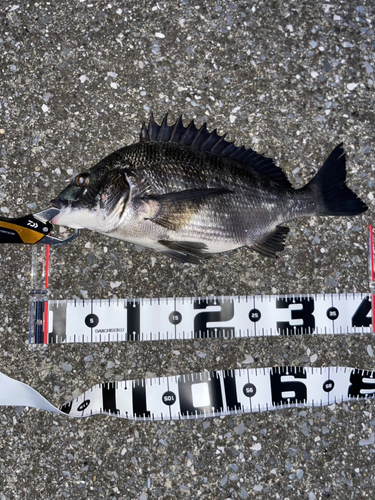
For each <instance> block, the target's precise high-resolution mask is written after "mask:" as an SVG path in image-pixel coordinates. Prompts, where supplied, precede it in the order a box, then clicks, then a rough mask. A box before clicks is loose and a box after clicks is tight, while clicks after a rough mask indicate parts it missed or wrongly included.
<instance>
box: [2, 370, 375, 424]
mask: <svg viewBox="0 0 375 500" xmlns="http://www.w3.org/2000/svg"><path fill="white" fill-rule="evenodd" d="M0 384H1V387H2V393H1V395H0V402H1V404H2V405H5V404H6V405H17V406H18V405H19V406H32V407H34V408H39V409H41V410H46V411H50V412H54V413H59V414H62V415H69V416H71V417H89V416H92V415H98V414H105V415H111V416H116V417H121V418H127V419H131V420H182V419H192V418H194V419H196V418H206V417H219V416H225V415H233V414H240V413H253V412H256V413H259V412H263V411H270V410H280V409H282V408H291V407H301V406H302V407H307V406H311V407H316V406H318V407H320V406H323V405H330V404H335V403H341V402H343V401H352V400H359V399H365V398H372V397H374V395H375V372H371V371H364V370H357V369H354V368H345V367H328V368H327V367H326V368H304V367H276V368H275V367H273V368H258V369H243V370H239V369H237V370H222V371H211V372H202V373H195V374H189V375H175V376H169V377H159V378H147V379H137V380H128V381H123V382H115V383H105V384H98V385H95V386H94V387H92V388H91V389H90V390H88V391H86V392H84V393H83V394H82V395H81V396H79V397H78V398H77V399H75V400H74V401H71V402H70V403H68V404H65V405H64V406H62V407H61V408H60V409H58V408H56V407H55V406H53V405H52V404H51V403H49V402H48V401H47V400H46V399H45V398H43V397H42V396H41V395H40V394H39V393H38V392H36V391H35V390H34V389H32V388H31V387H29V386H27V385H26V384H23V383H21V382H17V381H15V380H13V379H11V378H9V377H7V376H6V375H4V374H0Z"/></svg>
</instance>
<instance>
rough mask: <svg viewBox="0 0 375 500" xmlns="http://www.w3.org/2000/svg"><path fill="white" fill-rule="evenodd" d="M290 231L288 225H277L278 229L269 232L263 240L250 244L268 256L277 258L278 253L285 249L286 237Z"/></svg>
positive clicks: (253, 248)
mask: <svg viewBox="0 0 375 500" xmlns="http://www.w3.org/2000/svg"><path fill="white" fill-rule="evenodd" d="M288 233H289V228H288V227H284V226H276V229H275V230H274V231H273V232H272V233H270V234H268V235H267V236H266V238H265V239H264V240H263V241H261V242H259V243H255V244H254V245H249V248H251V249H252V250H255V251H256V252H259V253H260V254H262V255H265V256H266V257H273V258H276V253H277V252H282V251H283V250H284V247H285V239H286V236H287V234H288Z"/></svg>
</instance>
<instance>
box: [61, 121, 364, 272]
mask: <svg viewBox="0 0 375 500" xmlns="http://www.w3.org/2000/svg"><path fill="white" fill-rule="evenodd" d="M345 179H346V168H345V154H344V151H343V148H342V145H339V146H337V147H336V148H335V149H334V151H333V152H332V153H331V155H330V156H329V158H328V159H327V160H326V162H325V163H324V165H323V167H322V168H321V169H320V171H319V172H318V173H317V175H316V176H315V177H314V178H313V179H312V180H311V181H310V182H309V183H308V184H307V185H306V186H304V187H303V188H301V189H294V188H293V187H292V186H291V185H290V183H289V181H288V179H287V178H286V176H285V175H284V173H283V172H282V170H281V169H280V168H279V167H277V166H276V165H275V164H274V163H273V160H272V159H270V158H265V157H264V156H262V155H259V154H257V153H256V152H255V151H253V150H252V149H245V148H244V147H241V148H238V147H236V146H234V144H233V143H229V142H227V141H225V139H224V137H220V136H219V135H218V134H217V133H216V131H213V132H211V133H210V132H208V131H207V129H206V125H205V124H204V125H203V126H202V127H201V128H200V129H199V130H198V129H197V128H196V127H195V125H194V123H193V122H191V123H190V125H189V126H188V127H186V128H185V127H184V126H183V125H182V120H181V117H180V118H179V119H178V120H177V122H176V123H175V124H174V125H171V126H169V125H167V119H166V117H165V118H164V120H163V122H162V124H161V125H160V126H159V125H157V124H156V123H155V121H154V120H153V117H151V119H150V123H149V126H148V128H147V127H146V126H145V125H143V127H142V131H141V136H140V142H139V143H137V144H133V145H130V146H126V147H124V148H122V149H120V150H118V151H116V152H115V153H112V154H111V155H109V156H108V157H106V158H104V159H103V160H102V161H100V162H99V163H97V164H96V165H94V166H93V167H91V168H90V169H89V170H88V171H87V172H85V173H83V174H79V175H78V176H77V177H76V178H75V179H74V180H73V181H72V182H71V184H70V185H69V186H68V187H67V188H66V189H64V190H63V191H62V192H61V193H60V194H59V195H58V197H57V198H56V199H55V200H52V202H51V203H52V205H53V206H56V207H57V208H59V209H60V213H59V214H58V215H57V216H56V217H55V218H54V219H53V220H52V223H53V224H60V225H66V226H69V227H73V228H88V229H92V230H94V231H97V232H100V233H103V234H106V235H108V236H112V237H114V238H119V239H121V240H125V241H128V242H132V243H136V244H138V245H142V246H146V247H150V248H153V249H155V250H157V251H160V252H162V253H164V254H165V255H168V256H169V257H172V258H174V259H177V260H179V261H181V262H190V263H197V262H199V258H207V257H209V256H210V255H211V254H212V253H217V252H224V251H227V250H233V249H235V248H239V247H242V246H247V247H249V248H252V249H254V250H256V251H258V252H260V253H262V254H264V255H267V256H275V254H276V252H280V251H282V250H283V248H284V242H285V238H286V235H287V233H288V231H289V229H288V228H287V227H284V226H282V225H281V224H283V223H286V222H288V221H290V220H292V219H296V218H299V217H306V216H308V217H311V216H315V215H335V216H340V215H357V214H360V213H362V212H364V211H365V210H366V209H367V207H366V205H365V204H364V203H363V202H362V201H361V200H360V199H359V198H358V197H357V196H356V195H355V194H354V193H353V192H352V191H351V190H350V189H349V188H348V187H347V186H346V183H345Z"/></svg>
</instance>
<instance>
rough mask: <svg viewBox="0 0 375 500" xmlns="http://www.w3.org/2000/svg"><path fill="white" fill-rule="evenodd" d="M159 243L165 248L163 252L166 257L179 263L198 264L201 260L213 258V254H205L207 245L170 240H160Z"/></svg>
mask: <svg viewBox="0 0 375 500" xmlns="http://www.w3.org/2000/svg"><path fill="white" fill-rule="evenodd" d="M158 243H160V244H161V245H163V246H165V248H166V250H165V251H164V252H162V253H163V254H164V255H166V256H167V257H171V258H172V259H174V260H177V261H178V262H183V263H185V262H188V263H189V264H198V263H199V259H209V258H211V257H212V256H211V254H209V253H206V252H205V250H207V245H206V244H205V243H199V242H195V241H169V240H159V241H158Z"/></svg>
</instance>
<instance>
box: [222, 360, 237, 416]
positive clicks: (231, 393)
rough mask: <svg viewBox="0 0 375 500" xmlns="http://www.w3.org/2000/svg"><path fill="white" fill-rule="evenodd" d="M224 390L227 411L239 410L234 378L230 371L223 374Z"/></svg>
mask: <svg viewBox="0 0 375 500" xmlns="http://www.w3.org/2000/svg"><path fill="white" fill-rule="evenodd" d="M224 390H225V399H226V400H227V409H229V410H240V409H241V403H239V402H238V400H237V389H236V377H235V375H234V372H233V371H231V370H225V372H224Z"/></svg>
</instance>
